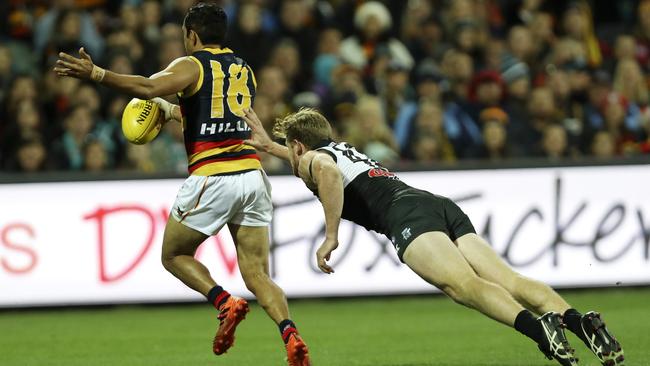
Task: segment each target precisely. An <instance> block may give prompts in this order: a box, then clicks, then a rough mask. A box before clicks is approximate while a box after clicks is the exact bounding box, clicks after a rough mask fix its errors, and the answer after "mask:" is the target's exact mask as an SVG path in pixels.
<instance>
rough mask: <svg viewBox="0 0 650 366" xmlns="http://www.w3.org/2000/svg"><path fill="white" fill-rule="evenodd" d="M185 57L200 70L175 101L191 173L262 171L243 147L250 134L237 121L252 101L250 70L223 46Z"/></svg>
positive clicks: (251, 151)
mask: <svg viewBox="0 0 650 366" xmlns="http://www.w3.org/2000/svg"><path fill="white" fill-rule="evenodd" d="M189 58H190V59H191V60H192V61H194V62H196V63H197V65H198V66H199V70H200V74H199V81H198V83H197V85H196V87H195V88H194V90H191V91H189V92H187V93H179V94H178V97H179V98H178V99H179V104H180V106H181V113H182V115H183V121H182V125H183V135H184V139H185V150H186V152H187V158H188V162H189V169H188V170H189V172H190V174H192V175H202V176H210V175H223V174H233V173H241V172H246V171H250V170H256V169H262V166H261V164H260V161H259V157H258V156H257V153H256V152H255V150H254V149H253V148H252V147H251V146H248V145H245V144H244V143H243V140H245V139H248V138H249V137H250V134H251V132H250V128H249V127H248V125H247V124H246V122H245V121H244V120H242V118H241V117H242V116H243V115H244V112H243V111H244V109H246V108H249V107H251V105H252V103H253V99H254V98H255V88H256V86H257V85H256V81H255V75H253V70H251V68H250V66H248V65H247V64H246V62H245V61H244V60H242V59H241V58H239V57H237V56H235V54H233V52H232V51H231V50H230V49H228V48H204V49H202V50H200V51H197V52H194V53H193V54H192V55H191V56H189Z"/></svg>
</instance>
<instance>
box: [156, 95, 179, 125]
mask: <svg viewBox="0 0 650 366" xmlns="http://www.w3.org/2000/svg"><path fill="white" fill-rule="evenodd" d="M151 101H152V102H154V103H158V105H159V106H160V109H162V111H163V114H164V115H165V122H167V121H169V120H170V119H174V114H173V113H172V110H173V109H174V105H173V104H172V103H170V102H168V101H166V100H164V99H163V98H160V97H155V98H153V99H151Z"/></svg>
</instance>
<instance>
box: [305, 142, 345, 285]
mask: <svg viewBox="0 0 650 366" xmlns="http://www.w3.org/2000/svg"><path fill="white" fill-rule="evenodd" d="M298 174H299V176H300V178H302V180H303V181H304V182H305V183H306V184H307V186H308V187H314V188H316V189H317V190H318V196H319V198H320V201H321V203H322V205H323V211H324V212H325V241H324V242H323V244H321V246H320V247H319V248H318V250H317V251H316V261H317V263H318V268H320V270H321V271H323V272H325V273H334V270H333V269H332V267H331V266H330V265H328V264H327V262H326V261H329V259H330V255H331V254H332V251H334V250H335V249H336V248H337V247H338V246H339V240H338V235H339V224H340V223H341V214H342V212H343V178H342V176H341V171H340V170H339V168H338V166H337V165H336V163H335V162H334V159H332V157H330V156H329V155H327V154H324V153H320V152H316V151H309V152H307V153H305V154H304V155H303V156H302V157H301V158H300V162H299V164H298Z"/></svg>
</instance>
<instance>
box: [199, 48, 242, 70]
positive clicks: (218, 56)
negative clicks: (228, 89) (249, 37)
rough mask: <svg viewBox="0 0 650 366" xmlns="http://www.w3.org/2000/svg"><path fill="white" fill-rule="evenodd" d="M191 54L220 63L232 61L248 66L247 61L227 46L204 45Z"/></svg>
mask: <svg viewBox="0 0 650 366" xmlns="http://www.w3.org/2000/svg"><path fill="white" fill-rule="evenodd" d="M192 56H194V57H196V58H198V59H209V60H216V61H219V62H221V63H234V64H238V65H242V66H248V63H247V62H246V61H245V60H244V59H243V58H241V57H240V56H239V55H237V54H236V53H235V52H234V51H233V50H231V49H230V48H228V47H222V48H210V47H206V48H203V49H201V50H198V51H196V52H194V53H192Z"/></svg>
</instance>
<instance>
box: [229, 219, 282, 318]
mask: <svg viewBox="0 0 650 366" xmlns="http://www.w3.org/2000/svg"><path fill="white" fill-rule="evenodd" d="M228 228H229V229H230V234H231V235H232V238H233V240H234V242H235V247H236V248H237V263H238V265H239V271H240V272H241V275H242V278H243V280H244V283H245V284H246V288H248V290H249V291H250V292H252V293H253V295H255V298H256V299H257V302H258V303H259V304H260V306H262V308H263V309H264V311H266V313H267V314H268V315H269V317H271V319H273V321H275V322H276V323H277V324H280V322H281V321H283V320H285V319H288V318H289V306H288V305H287V299H286V297H285V295H284V292H283V291H282V289H281V288H280V287H278V285H276V284H275V283H274V282H273V280H271V277H270V276H269V230H268V226H241V225H236V224H228Z"/></svg>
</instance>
